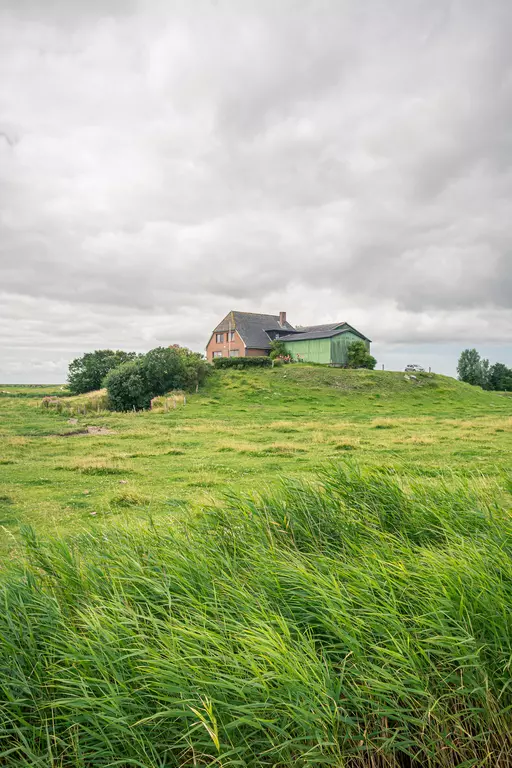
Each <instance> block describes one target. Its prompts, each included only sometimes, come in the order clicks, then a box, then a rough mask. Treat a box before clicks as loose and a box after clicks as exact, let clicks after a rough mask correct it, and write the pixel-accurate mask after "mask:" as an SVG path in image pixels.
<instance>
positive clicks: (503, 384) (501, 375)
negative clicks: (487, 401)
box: [488, 363, 512, 392]
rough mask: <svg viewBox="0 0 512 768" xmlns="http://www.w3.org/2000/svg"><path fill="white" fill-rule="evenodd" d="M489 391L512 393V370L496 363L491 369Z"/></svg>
mask: <svg viewBox="0 0 512 768" xmlns="http://www.w3.org/2000/svg"><path fill="white" fill-rule="evenodd" d="M488 381H489V389H494V390H496V391H498V392H512V370H511V369H510V368H507V366H506V365H504V364H503V363H494V365H491V367H490V369H489V379H488Z"/></svg>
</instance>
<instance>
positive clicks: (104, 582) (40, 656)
mask: <svg viewBox="0 0 512 768" xmlns="http://www.w3.org/2000/svg"><path fill="white" fill-rule="evenodd" d="M503 498H505V496H503V497H502V496H501V491H499V490H497V494H496V496H495V497H494V496H492V497H491V496H490V495H488V496H486V497H479V496H478V495H476V494H475V493H473V492H472V491H470V490H468V487H467V485H463V484H460V485H453V483H452V485H451V487H450V488H448V487H445V486H444V485H442V483H441V482H437V483H436V484H430V485H428V484H419V483H416V484H415V483H414V482H411V483H410V484H409V485H408V487H407V488H404V487H403V486H402V485H400V484H399V482H398V481H397V480H396V479H395V478H394V477H393V475H391V474H386V473H385V472H384V473H383V472H382V471H380V472H377V471H374V472H370V471H366V472H363V471H361V470H359V469H358V468H357V466H355V465H350V464H347V465H344V466H342V467H341V468H339V469H331V470H330V471H329V472H326V473H324V474H323V475H322V476H321V478H320V481H319V482H318V483H315V484H314V485H310V486H308V485H304V484H296V485H292V486H290V484H284V483H283V484H282V486H281V487H279V488H278V489H277V490H276V492H275V493H274V494H269V495H267V496H266V497H264V498H259V499H257V500H254V499H253V500H250V499H242V498H239V497H233V498H230V499H229V500H228V501H226V503H225V504H224V505H222V506H217V507H214V508H211V509H207V510H205V511H204V512H202V513H201V514H199V515H197V514H196V515H194V516H193V515H191V514H190V515H189V514H188V513H186V512H185V513H183V517H181V518H179V519H174V520H173V521H172V522H169V523H168V524H164V523H160V524H158V525H150V526H148V527H147V528H146V529H137V530H122V529H109V530H108V532H106V531H105V532H103V531H102V530H98V532H97V534H95V535H87V536H84V537H81V538H79V539H77V540H76V541H75V542H73V543H69V542H68V543H65V542H63V541H54V542H48V541H41V540H38V539H36V538H35V537H34V535H33V534H31V533H30V532H27V534H26V547H27V556H26V561H25V563H24V564H23V565H21V564H18V565H13V566H11V567H10V568H9V569H8V570H7V571H5V572H4V574H3V576H2V578H1V585H0V599H1V601H2V610H1V612H0V761H1V762H2V764H3V765H6V766H9V767H11V766H31V767H34V768H35V766H38V768H39V767H44V768H46V767H48V768H49V767H50V766H52V768H53V767H55V766H62V767H66V768H67V767H68V766H69V767H71V766H73V767H75V766H76V767H77V768H78V766H80V767H81V768H92V767H93V766H98V767H101V768H106V766H123V767H124V766H139V767H140V768H149V767H150V766H151V768H153V766H155V767H163V766H200V765H218V766H222V767H223V768H228V766H255V767H256V766H283V767H284V766H337V767H338V768H341V767H342V766H346V767H347V768H356V767H358V766H360V767H361V768H362V767H363V766H372V767H373V768H377V767H380V766H390V767H391V766H393V767H394V768H406V766H411V765H418V766H420V765H421V766H456V765H457V766H465V767H469V766H489V768H490V766H508V765H511V764H512V739H511V736H510V734H511V727H510V726H511V715H510V708H511V706H512V688H511V685H510V665H511V662H512V610H511V609H512V525H511V521H510V519H509V515H508V510H507V509H506V506H507V505H506V503H504V501H503Z"/></svg>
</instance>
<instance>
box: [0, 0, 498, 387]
mask: <svg viewBox="0 0 512 768" xmlns="http://www.w3.org/2000/svg"><path fill="white" fill-rule="evenodd" d="M511 24H512V5H511V4H510V3H509V2H508V0H492V1H491V2H489V3H481V2H479V1H477V0H452V1H451V2H450V0H397V2H394V3H388V2H386V0H367V2H364V3H360V2H357V1H356V0H345V1H344V2H343V1H341V2H332V0H329V2H325V1H323V0H318V1H316V2H314V1H313V0H311V1H308V0H302V2H300V1H298V0H293V2H292V0H283V2H280V3H278V4H277V3H273V2H272V3H271V2H264V1H262V0H259V1H258V2H256V0H254V2H250V1H249V0H243V1H242V2H238V0H237V1H236V2H235V0H230V1H229V2H228V0H216V2H214V1H213V0H212V2H202V1H201V0H195V2H194V3H190V2H178V1H176V2H161V3H160V2H159V1H158V0H149V1H148V2H142V0H140V2H139V1H138V0H133V2H124V1H123V2H121V1H120V0H119V1H116V0H102V2H101V3H100V2H96V3H94V2H90V1H89V2H88V3H85V2H83V3H82V2H74V1H73V0H66V1H64V0H61V2H57V0H54V2H51V0H48V2H46V3H44V4H42V3H39V2H36V0H33V1H32V2H31V1H30V0H26V1H25V2H23V0H16V2H14V0H0V233H1V234H0V345H1V346H0V378H2V377H3V378H4V380H6V377H8V376H10V375H15V374H16V375H18V374H19V375H18V378H19V377H20V376H23V375H24V372H27V371H29V369H30V366H31V365H37V366H39V368H38V369H37V372H38V374H39V372H41V374H42V373H43V372H44V370H45V368H44V366H45V364H47V369H46V370H47V371H48V373H50V372H52V371H54V370H58V371H61V370H65V362H66V360H67V359H69V357H70V356H74V355H75V354H79V353H80V352H81V351H83V350H85V349H86V348H87V349H90V348H96V347H104V346H122V347H125V348H137V349H145V348H148V347H150V346H154V345H155V344H157V343H172V342H174V341H179V342H181V343H185V344H188V345H191V346H193V347H194V348H197V349H200V348H202V347H203V346H204V344H205V342H206V340H207V337H208V332H209V331H210V329H211V327H212V324H213V323H215V322H216V321H217V320H218V319H219V318H220V317H222V316H223V314H225V312H227V311H228V310H229V309H248V310H254V311H258V310H264V311H275V312H277V311H279V310H280V309H287V310H288V313H289V317H290V320H291V321H292V322H297V323H312V322H322V321H328V320H334V319H340V320H348V321H349V322H351V323H352V324H354V325H356V326H358V325H359V326H360V327H361V330H363V331H364V332H365V333H366V334H367V335H369V336H371V337H372V338H374V339H375V340H376V341H377V343H378V344H380V345H381V349H382V350H385V348H386V345H393V344H406V345H409V346H411V345H418V344H420V343H424V344H432V343H439V342H447V343H449V342H460V343H461V344H465V345H466V344H471V345H473V344H475V343H476V344H478V343H482V344H483V343H489V342H494V343H503V344H505V343H506V342H507V341H508V340H510V339H511V338H512V306H511V305H512V300H511V297H512V256H511V249H512V229H511V227H510V223H509V222H510V199H511V193H512V166H511V160H512V134H511V132H510V124H511V122H512V52H511V49H510V45H509V39H508V37H509V35H508V31H509V30H510V29H511V28H512V27H511ZM34 361H35V362H34ZM509 362H512V361H509Z"/></svg>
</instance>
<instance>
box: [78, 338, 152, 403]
mask: <svg viewBox="0 0 512 768" xmlns="http://www.w3.org/2000/svg"><path fill="white" fill-rule="evenodd" d="M136 357H137V353H136V352H123V351H122V350H120V349H118V350H117V351H115V352H114V350H112V349H97V350H96V351H95V352H87V353H86V354H85V355H82V357H77V358H76V359H75V360H73V361H72V362H71V363H70V365H69V371H68V385H69V389H70V391H71V392H72V394H74V395H81V394H83V393H84V392H93V391H95V390H97V389H101V385H102V381H103V379H104V378H105V376H106V375H107V373H109V372H110V371H111V370H113V369H114V368H117V367H118V366H120V365H123V363H127V362H129V361H130V360H135V358H136Z"/></svg>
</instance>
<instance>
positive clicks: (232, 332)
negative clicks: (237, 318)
mask: <svg viewBox="0 0 512 768" xmlns="http://www.w3.org/2000/svg"><path fill="white" fill-rule="evenodd" d="M234 340H235V332H234V331H230V332H229V333H228V341H234Z"/></svg>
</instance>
